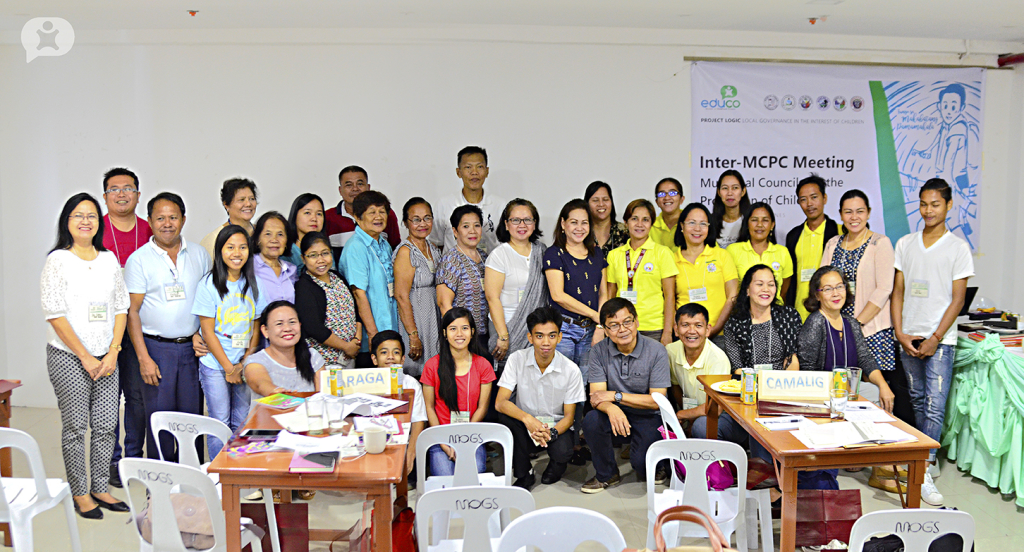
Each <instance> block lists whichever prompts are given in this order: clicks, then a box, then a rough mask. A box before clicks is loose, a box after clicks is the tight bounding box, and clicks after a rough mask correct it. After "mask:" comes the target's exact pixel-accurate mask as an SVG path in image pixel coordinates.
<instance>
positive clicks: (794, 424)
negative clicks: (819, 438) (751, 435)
mask: <svg viewBox="0 0 1024 552" xmlns="http://www.w3.org/2000/svg"><path fill="white" fill-rule="evenodd" d="M754 419H755V420H757V423H759V424H761V425H762V426H764V428H765V429H767V430H768V431H788V430H790V429H800V428H801V427H804V426H805V425H806V424H811V425H812V426H814V425H817V424H815V423H814V422H812V421H810V420H808V419H807V418H804V417H803V416H779V417H772V418H754Z"/></svg>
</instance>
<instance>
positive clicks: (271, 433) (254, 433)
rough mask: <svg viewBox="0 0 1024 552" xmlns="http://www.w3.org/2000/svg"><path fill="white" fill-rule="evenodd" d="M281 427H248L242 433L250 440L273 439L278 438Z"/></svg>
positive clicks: (242, 435)
mask: <svg viewBox="0 0 1024 552" xmlns="http://www.w3.org/2000/svg"><path fill="white" fill-rule="evenodd" d="M278 433H281V430H280V429H252V428H250V429H246V430H245V431H243V432H242V434H241V435H240V436H241V437H244V438H246V439H248V440H250V441H273V440H275V439H277V434H278Z"/></svg>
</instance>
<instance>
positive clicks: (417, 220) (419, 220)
mask: <svg viewBox="0 0 1024 552" xmlns="http://www.w3.org/2000/svg"><path fill="white" fill-rule="evenodd" d="M409 222H411V223H412V224H413V225H414V226H416V225H419V224H422V223H424V222H434V217H432V216H430V215H427V216H425V217H423V218H419V217H416V218H411V219H409Z"/></svg>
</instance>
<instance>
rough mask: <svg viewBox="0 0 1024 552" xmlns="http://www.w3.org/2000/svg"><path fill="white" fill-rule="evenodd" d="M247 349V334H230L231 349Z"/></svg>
mask: <svg viewBox="0 0 1024 552" xmlns="http://www.w3.org/2000/svg"><path fill="white" fill-rule="evenodd" d="M248 347H249V332H246V333H240V334H231V348H232V349H246V348H248Z"/></svg>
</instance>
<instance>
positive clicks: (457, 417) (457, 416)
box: [452, 410, 469, 424]
mask: <svg viewBox="0 0 1024 552" xmlns="http://www.w3.org/2000/svg"><path fill="white" fill-rule="evenodd" d="M452 423H453V424H468V423H469V412H462V411H461V410H460V411H456V412H452Z"/></svg>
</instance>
